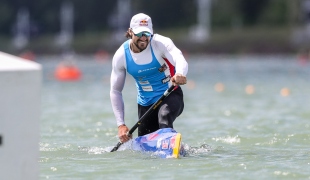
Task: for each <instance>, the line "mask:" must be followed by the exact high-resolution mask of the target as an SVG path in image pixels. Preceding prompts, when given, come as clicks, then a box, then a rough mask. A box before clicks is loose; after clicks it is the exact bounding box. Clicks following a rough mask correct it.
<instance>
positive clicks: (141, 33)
mask: <svg viewBox="0 0 310 180" xmlns="http://www.w3.org/2000/svg"><path fill="white" fill-rule="evenodd" d="M151 35H152V34H151V33H149V32H140V33H138V34H135V36H137V37H139V38H140V37H142V36H145V37H150V36H151Z"/></svg>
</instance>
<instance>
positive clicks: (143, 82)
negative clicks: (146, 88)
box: [139, 81, 150, 85]
mask: <svg viewBox="0 0 310 180" xmlns="http://www.w3.org/2000/svg"><path fill="white" fill-rule="evenodd" d="M139 84H141V85H146V84H150V82H149V81H139Z"/></svg>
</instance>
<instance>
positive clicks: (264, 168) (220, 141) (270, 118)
mask: <svg viewBox="0 0 310 180" xmlns="http://www.w3.org/2000/svg"><path fill="white" fill-rule="evenodd" d="M60 60H61V59H60V57H56V56H55V57H38V62H39V63H41V64H42V66H43V87H42V118H41V140H40V158H39V163H40V179H310V158H309V157H310V151H309V145H310V134H309V132H310V131H309V130H310V121H309V119H310V111H309V107H310V101H309V100H310V93H309V92H310V83H309V77H310V64H306V65H302V64H300V63H299V62H298V61H297V60H296V58H295V57H294V56H258V57H255V56H205V57H203V56H190V57H188V62H189V73H188V84H187V85H185V86H183V91H184V94H185V110H184V112H183V114H182V115H181V116H180V117H179V118H178V119H177V120H176V122H175V123H174V126H175V129H176V130H177V131H178V132H180V133H181V134H182V137H183V143H184V145H185V147H186V149H187V152H188V155H187V156H186V157H182V158H180V159H160V158H157V157H156V156H154V155H152V154H144V153H139V152H133V151H131V150H128V149H126V148H123V149H122V151H120V152H113V153H110V152H107V151H108V150H109V149H111V148H112V147H113V146H114V145H116V143H117V141H118V139H117V137H116V134H117V128H116V122H115V120H114V115H113V112H112V108H111V104H110V99H109V88H110V86H109V76H110V71H111V62H110V61H108V62H98V61H95V60H94V59H93V57H91V56H79V57H77V59H76V60H77V62H76V63H77V65H78V66H79V67H80V69H81V70H82V72H83V79H82V80H81V81H78V82H66V83H64V82H58V81H56V80H55V79H54V78H53V72H54V70H55V67H56V65H57V63H59V62H60ZM246 87H248V90H247V91H246V90H245V89H246ZM135 95H136V92H135V86H134V82H133V80H132V79H131V77H129V76H128V77H127V83H126V85H125V89H124V101H125V104H126V115H125V116H126V124H127V125H128V126H129V128H130V127H132V126H133V125H134V124H135V122H136V120H137V113H136V112H137V105H136V103H135V101H136V100H135V98H136V97H135ZM134 136H136V132H135V133H134Z"/></svg>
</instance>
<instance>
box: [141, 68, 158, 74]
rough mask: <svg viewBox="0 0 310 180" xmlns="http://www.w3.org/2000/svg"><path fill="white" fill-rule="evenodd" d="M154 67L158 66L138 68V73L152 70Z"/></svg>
mask: <svg viewBox="0 0 310 180" xmlns="http://www.w3.org/2000/svg"><path fill="white" fill-rule="evenodd" d="M153 69H156V67H152V68H147V69H140V70H138V73H142V72H146V71H150V70H153Z"/></svg>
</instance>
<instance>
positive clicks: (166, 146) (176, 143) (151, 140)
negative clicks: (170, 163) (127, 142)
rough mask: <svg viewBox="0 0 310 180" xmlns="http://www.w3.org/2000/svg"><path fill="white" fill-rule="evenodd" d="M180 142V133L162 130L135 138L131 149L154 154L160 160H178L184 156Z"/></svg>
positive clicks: (167, 129)
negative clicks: (160, 158)
mask: <svg viewBox="0 0 310 180" xmlns="http://www.w3.org/2000/svg"><path fill="white" fill-rule="evenodd" d="M181 141H182V135H181V133H178V132H176V131H175V130H174V129H172V128H164V129H159V130H157V131H155V132H153V133H150V134H147V135H144V136H139V137H137V138H135V139H134V140H133V142H132V148H133V150H137V151H147V152H155V153H156V155H158V156H159V157H162V158H179V157H180V156H184V155H185V151H184V148H183V145H182V143H181Z"/></svg>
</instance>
